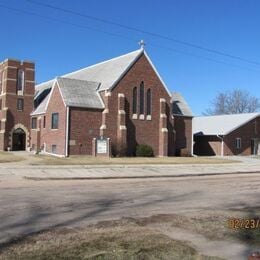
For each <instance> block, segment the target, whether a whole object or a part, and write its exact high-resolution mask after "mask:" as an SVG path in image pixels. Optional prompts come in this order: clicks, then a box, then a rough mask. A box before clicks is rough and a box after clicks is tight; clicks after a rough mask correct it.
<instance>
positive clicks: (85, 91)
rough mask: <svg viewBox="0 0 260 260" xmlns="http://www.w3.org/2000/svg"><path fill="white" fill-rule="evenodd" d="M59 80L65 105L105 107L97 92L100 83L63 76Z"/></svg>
mask: <svg viewBox="0 0 260 260" xmlns="http://www.w3.org/2000/svg"><path fill="white" fill-rule="evenodd" d="M57 82H58V86H59V87H60V91H61V95H62V97H63V101H64V103H65V105H67V106H71V107H86V108H99V109H103V108H104V104H103V101H102V99H101V97H100V95H99V94H98V92H97V89H98V87H99V85H100V83H98V82H91V81H85V80H78V79H70V78H61V77H60V78H57Z"/></svg>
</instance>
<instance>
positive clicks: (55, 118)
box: [51, 113, 59, 129]
mask: <svg viewBox="0 0 260 260" xmlns="http://www.w3.org/2000/svg"><path fill="white" fill-rule="evenodd" d="M58 128H59V113H53V114H52V115H51V129H58Z"/></svg>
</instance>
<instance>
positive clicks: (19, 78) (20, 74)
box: [17, 69, 24, 91]
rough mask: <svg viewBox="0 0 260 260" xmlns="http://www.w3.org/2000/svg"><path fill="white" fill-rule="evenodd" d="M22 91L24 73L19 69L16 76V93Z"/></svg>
mask: <svg viewBox="0 0 260 260" xmlns="http://www.w3.org/2000/svg"><path fill="white" fill-rule="evenodd" d="M23 89H24V71H23V70H21V69H19V70H18V75H17V91H23Z"/></svg>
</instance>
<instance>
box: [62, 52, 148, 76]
mask: <svg viewBox="0 0 260 260" xmlns="http://www.w3.org/2000/svg"><path fill="white" fill-rule="evenodd" d="M135 52H136V53H142V52H144V50H142V49H138V50H135V51H132V52H129V53H126V54H123V55H120V56H117V57H114V58H111V59H108V60H104V61H101V62H98V63H95V64H92V65H90V66H87V67H84V68H82V69H79V70H76V71H73V72H70V73H67V74H65V75H63V76H68V75H71V74H72V75H73V74H74V73H77V72H80V71H83V70H87V69H90V68H93V67H96V66H99V65H101V64H104V63H107V62H111V61H115V60H118V59H120V58H123V57H126V56H128V55H131V54H133V53H135Z"/></svg>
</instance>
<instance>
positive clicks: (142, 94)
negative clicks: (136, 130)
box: [139, 81, 144, 115]
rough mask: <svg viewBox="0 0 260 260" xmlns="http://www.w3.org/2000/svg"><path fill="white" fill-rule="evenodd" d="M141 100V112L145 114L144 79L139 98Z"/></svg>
mask: <svg viewBox="0 0 260 260" xmlns="http://www.w3.org/2000/svg"><path fill="white" fill-rule="evenodd" d="M139 102H140V105H139V107H140V114H141V115H143V114H144V82H143V81H142V82H141V84H140V98H139Z"/></svg>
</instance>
